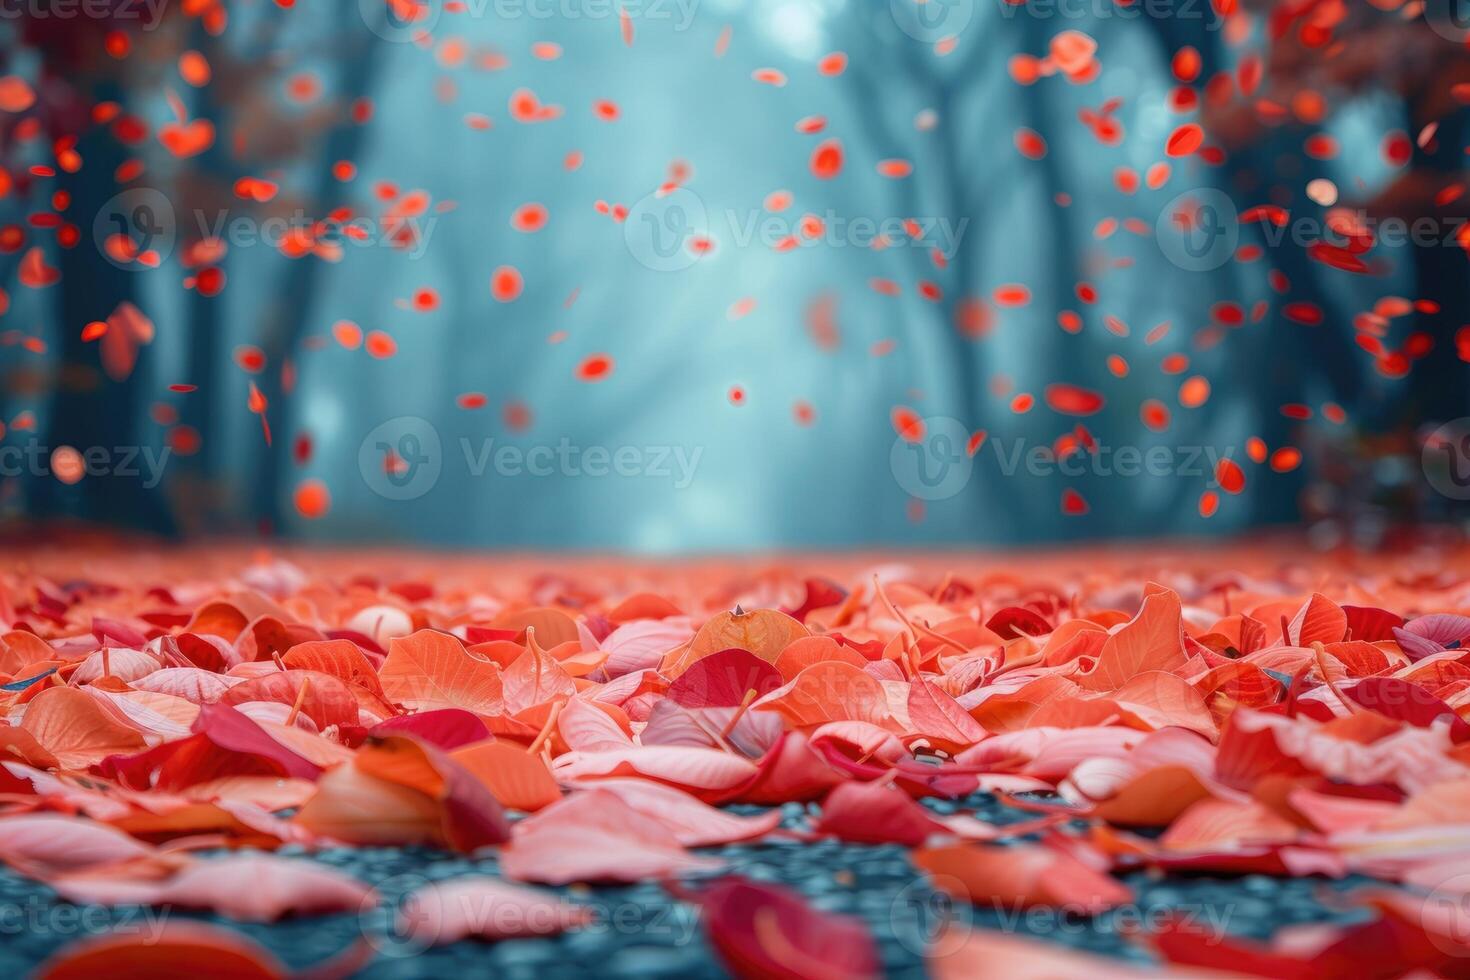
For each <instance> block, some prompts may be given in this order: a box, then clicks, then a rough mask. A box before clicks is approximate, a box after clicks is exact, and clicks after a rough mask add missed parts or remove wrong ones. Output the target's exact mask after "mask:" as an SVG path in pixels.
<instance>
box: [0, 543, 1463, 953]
mask: <svg viewBox="0 0 1470 980" xmlns="http://www.w3.org/2000/svg"><path fill="white" fill-rule="evenodd" d="M0 627H3V630H0V684H3V690H0V697H3V702H4V711H5V717H4V719H3V724H0V807H3V812H0V861H3V862H4V864H5V865H6V866H8V867H9V868H10V869H11V870H12V871H13V872H14V873H16V874H19V875H22V876H24V877H25V878H28V879H31V880H34V881H36V882H38V883H41V884H44V886H46V887H47V888H49V889H50V890H51V891H52V892H54V893H55V895H56V896H57V897H58V898H59V899H64V900H65V901H67V902H71V903H75V904H77V905H78V906H82V907H84V908H85V907H92V906H107V907H134V906H139V907H146V908H155V909H170V910H172V909H177V910H180V911H187V910H194V911H198V912H204V913H211V914H213V916H214V920H213V921H214V923H215V924H211V923H210V922H206V921H203V920H199V919H194V918H187V917H180V918H171V919H168V920H167V921H166V922H163V923H161V924H160V925H159V928H158V930H156V932H154V933H150V934H148V935H147V936H146V937H145V936H142V935H139V934H129V933H125V932H123V931H118V932H117V933H116V934H114V935H107V936H98V937H92V938H88V939H84V940H81V941H79V942H77V943H75V944H74V945H72V946H70V947H68V948H66V949H63V950H61V951H60V952H58V953H57V954H56V955H55V956H54V957H53V958H52V960H51V961H50V962H49V963H48V964H47V967H46V969H47V970H49V972H50V974H51V975H54V976H72V975H80V974H81V972H82V971H90V970H94V969H96V968H97V966H96V965H97V964H98V963H104V962H105V963H108V964H111V965H113V967H114V968H115V967H116V965H117V964H124V963H125V964H130V965H132V966H134V967H136V968H137V969H138V970H140V971H143V972H149V971H151V972H154V973H157V974H158V975H164V974H165V973H167V972H168V971H175V972H197V971H198V970H202V969H212V968H215V967H216V966H217V965H218V964H219V963H221V962H224V960H223V958H226V957H228V958H231V959H232V962H235V963H236V964H237V968H238V972H239V973H240V975H242V976H245V975H255V976H270V975H277V974H281V973H284V972H286V970H287V967H286V966H285V965H283V963H282V962H281V961H280V960H278V959H276V958H275V957H274V956H273V955H272V954H271V953H269V952H268V951H267V950H266V949H264V948H263V947H260V946H258V945H256V944H255V943H253V942H252V941H251V940H250V939H248V938H247V936H246V935H245V934H243V933H241V932H238V931H235V930H233V929H230V928H224V927H223V926H221V925H220V924H219V923H220V922H221V921H222V920H234V921H237V922H241V923H266V922H275V921H278V920H281V919H283V918H289V919H291V920H293V921H297V922H299V921H302V920H305V919H309V918H311V917H315V916H331V915H337V914H342V913H352V914H355V915H367V914H369V913H372V914H377V913H378V912H381V911H382V910H384V909H385V908H386V909H388V913H387V914H389V918H390V922H389V925H390V929H389V935H391V937H392V942H393V943H394V947H393V948H392V949H391V950H385V942H386V940H385V939H384V938H383V937H382V936H381V935H379V936H373V935H368V934H367V933H366V931H365V932H364V935H363V937H362V938H361V939H360V940H359V941H358V942H356V943H353V944H351V945H350V946H349V947H348V948H347V949H345V950H341V951H338V952H337V953H335V954H334V956H335V958H334V959H333V960H331V961H330V962H326V963H320V964H317V966H318V968H319V969H321V970H323V971H325V972H327V973H339V974H348V973H351V972H353V971H355V970H359V969H365V968H368V967H370V966H371V964H372V963H374V962H375V960H377V959H379V958H381V957H383V956H385V955H389V954H391V955H393V956H399V957H401V956H402V955H403V954H404V953H405V952H412V953H420V952H423V951H427V950H430V949H432V948H433V947H435V946H441V945H445V944H450V943H455V942H460V941H462V940H467V939H478V940H485V941H492V942H497V941H507V940H509V941H525V940H533V941H550V939H551V937H555V936H558V935H563V934H575V933H576V932H578V931H579V930H586V929H592V928H604V927H605V926H606V923H604V922H600V921H598V914H597V910H596V909H595V908H594V907H593V906H592V905H591V904H587V903H585V902H583V901H580V900H579V896H581V897H583V898H585V897H586V895H587V894H589V892H587V890H586V887H585V886H592V885H596V886H602V887H610V886H628V887H656V888H658V889H661V890H662V893H664V894H666V895H667V896H668V897H669V900H670V901H671V902H675V903H679V904H680V906H681V907H685V908H688V909H690V910H695V911H697V913H698V923H699V929H700V930H701V932H702V936H703V937H704V941H705V942H706V943H707V946H708V949H709V950H710V951H711V953H712V954H713V956H715V957H716V958H717V959H718V961H719V963H720V964H721V966H722V967H723V969H724V970H726V971H728V972H730V973H732V974H735V975H738V976H759V977H767V976H783V977H849V976H870V975H878V974H880V973H882V972H883V971H884V970H885V968H886V967H887V966H890V965H891V964H888V963H887V962H886V961H885V958H884V954H883V952H882V951H881V950H880V949H879V943H878V941H877V940H876V939H875V938H874V936H873V935H872V931H871V930H870V929H869V928H868V926H867V925H866V924H865V922H864V921H863V919H861V918H859V917H855V916H852V915H846V914H835V913H833V912H831V911H829V910H826V909H824V908H823V907H822V903H820V902H813V901H811V900H810V899H809V898H808V897H807V896H804V895H803V894H802V893H801V892H800V890H798V889H794V888H791V887H787V886H785V885H780V884H775V883H772V882H769V881H764V880H758V879H756V878H752V877H748V876H745V875H742V874H738V873H732V872H734V871H738V870H739V869H738V868H735V867H732V862H731V861H730V860H729V857H728V855H729V854H731V853H735V852H737V851H739V850H742V849H749V848H754V849H760V848H782V849H790V848H797V849H806V850H816V849H820V848H823V847H825V846H827V845H828V844H830V843H832V842H843V844H844V846H846V845H854V846H869V847H875V848H879V847H888V848H897V849H899V850H900V851H901V853H903V854H904V855H906V857H907V860H908V861H909V862H910V864H911V865H912V867H913V868H916V869H918V872H919V873H921V878H920V879H919V880H921V881H923V882H924V886H925V889H926V891H925V894H926V895H928V896H929V898H930V899H933V898H938V899H943V900H945V901H947V902H950V903H952V905H951V906H950V907H951V909H963V910H964V914H963V915H955V914H950V915H949V916H948V917H947V918H945V919H944V922H946V923H948V925H949V926H950V928H947V929H939V930H937V931H934V932H933V933H932V934H931V935H929V936H928V937H927V939H928V946H927V948H926V949H925V950H923V952H925V953H927V955H928V963H927V969H928V971H929V972H930V973H931V974H933V975H937V976H969V975H976V972H977V971H979V970H980V969H982V968H986V969H990V970H994V969H996V968H997V965H999V964H1005V972H1006V974H1007V975H1021V976H1025V975H1035V976H1065V975H1087V974H1089V973H1096V972H1098V971H1104V972H1110V973H1112V974H1118V973H1121V972H1123V971H1125V970H1134V969H1136V970H1137V971H1138V972H1141V973H1148V972H1150V971H1151V970H1162V971H1164V972H1166V973H1167V974H1168V975H1171V976H1178V975H1181V974H1183V973H1188V972H1189V971H1193V970H1200V971H1208V970H1211V969H1217V970H1227V971H1229V972H1231V973H1234V974H1237V975H1241V974H1245V975H1255V976H1269V977H1286V976H1301V975H1306V974H1307V973H1317V974H1323V973H1324V971H1325V974H1326V975H1330V974H1336V973H1352V974H1354V975H1365V976H1396V975H1400V974H1402V973H1405V972H1409V971H1412V970H1419V971H1422V972H1423V973H1424V974H1425V975H1430V974H1438V975H1443V976H1464V975H1470V948H1467V946H1466V944H1465V940H1466V938H1467V936H1470V914H1467V912H1466V911H1465V910H1466V908H1467V907H1470V905H1467V899H1470V820H1467V818H1466V814H1467V812H1470V724H1467V720H1466V719H1467V718H1470V651H1467V650H1466V649H1465V644H1466V642H1467V641H1470V566H1467V564H1466V562H1465V560H1464V559H1463V558H1462V557H1459V556H1457V555H1455V554H1453V553H1450V552H1444V551H1434V550H1426V551H1423V552H1415V553H1409V554H1402V555H1398V556H1395V557H1392V558H1383V557H1377V558H1365V557H1355V556H1351V555H1333V556H1320V557H1310V556H1305V555H1304V554H1297V553H1294V552H1293V551H1292V550H1291V549H1290V548H1288V547H1281V546H1277V547H1260V548H1254V549H1234V550H1230V551H1225V552H1208V551H1199V552H1194V553H1189V552H1177V551H1176V552H1159V553H1157V554H1155V555H1153V556H1149V557H1134V558H1121V557H1119V556H1117V555H1108V554H1103V553H1097V552H1091V553H1073V554H1069V555H1064V556H1049V557H1036V558H1029V559H1024V560H1021V559H1004V560H1002V559H993V560H989V561H986V562H981V561H978V560H962V559H958V558H956V559H951V560H946V561H940V560H938V559H935V558H932V557H930V558H923V559H913V560H888V559H884V560H874V561H868V562H863V561H858V560H855V559H852V558H844V559H834V560H831V561H813V560H784V561H773V562H770V563H768V564H764V565H756V564H749V563H745V564H682V565H646V566H639V565H636V564H631V563H599V562H592V561H574V562H567V561H541V562H529V561H510V560H494V561H490V560H484V561H478V560H474V559H469V558H450V557H440V556H422V555H420V556H412V555H384V554H369V553H353V554H325V553H312V552H303V553H289V554H274V555H273V554H266V553H259V552H253V551H250V550H247V549H238V548H215V549H211V550H203V549H196V550H189V551H176V552H160V551H156V550H151V549H148V548H143V547H126V548H124V547H116V546H108V545H104V544H98V543H96V542H92V543H89V544H87V545H83V546H77V547H58V548H50V549H37V548H28V549H13V550H11V551H10V552H9V554H8V556H7V558H6V559H5V563H4V565H3V566H0ZM1002 813H1003V814H1004V815H1005V816H1004V818H1001V817H999V816H998V814H1002ZM383 848H409V849H410V850H409V851H404V852H403V853H457V854H460V855H464V856H466V857H467V858H470V857H472V858H474V859H475V860H491V861H493V866H492V869H493V873H486V872H485V871H483V870H471V871H470V873H467V874H462V875H458V876H454V877H450V878H443V877H436V878H434V879H433V880H430V879H427V878H426V879H425V880H424V881H423V882H422V883H421V885H420V886H419V887H415V888H413V889H411V890H410V891H409V893H408V894H406V895H404V894H395V895H392V896H388V895H386V893H385V892H384V890H383V889H382V888H381V887H377V886H375V884H374V883H372V882H369V881H365V880H363V879H362V878H360V877H358V876H355V875H354V874H352V873H350V870H347V869H344V868H341V867H334V866H333V865H332V864H331V863H330V862H326V863H324V862H322V861H319V860H314V859H311V858H312V856H316V855H323V854H342V853H362V854H364V855H369V854H376V853H379V852H381V850H382V849H383ZM422 849H428V850H427V851H425V850H422ZM1201 876H1209V877H1210V878H1211V879H1219V878H1230V879H1239V880H1259V879H1261V878H1262V877H1263V876H1264V877H1266V878H1276V879H1282V880H1304V881H1314V882H1318V883H1320V885H1321V888H1322V890H1323V891H1324V892H1326V891H1328V890H1329V889H1332V894H1333V896H1334V898H1333V901H1334V902H1336V903H1337V904H1339V905H1340V906H1342V907H1343V908H1345V909H1349V910H1351V913H1352V914H1350V915H1347V916H1345V917H1344V918H1342V919H1341V920H1339V921H1336V922H1334V923H1333V924H1321V923H1319V924H1317V925H1314V926H1312V927H1310V928H1297V929H1287V930H1282V931H1281V932H1280V933H1278V934H1277V935H1276V936H1275V937H1274V938H1272V939H1271V940H1270V941H1261V940H1260V939H1247V938H1244V937H1242V936H1240V935H1237V934H1236V933H1235V932H1234V931H1231V930H1229V929H1226V928H1224V927H1223V926H1219V925H1218V924H1215V925H1211V924H1209V923H1207V922H1205V921H1203V920H1202V919H1201V918H1200V917H1198V916H1190V915H1188V914H1185V913H1184V912H1182V911H1181V912H1179V914H1173V915H1171V914H1154V913H1157V912H1158V911H1159V910H1158V909H1157V908H1156V907H1155V906H1153V905H1152V904H1149V903H1145V902H1144V901H1143V900H1142V898H1141V896H1140V890H1141V889H1143V888H1144V887H1145V886H1144V885H1143V884H1142V883H1143V882H1145V881H1148V882H1154V881H1160V880H1166V881H1175V880H1178V881H1188V880H1198V879H1199V878H1200V877H1201ZM1344 882H1346V883H1347V886H1344V885H1343V883H1344ZM1333 883H1336V884H1333ZM565 886H572V887H571V890H570V891H569V890H567V888H566V887H565ZM579 889H580V891H579ZM1130 909H1132V910H1141V911H1143V912H1147V913H1149V915H1147V916H1142V917H1141V921H1140V922H1139V923H1138V928H1137V929H1135V930H1134V931H1135V932H1136V935H1135V936H1134V937H1133V941H1134V942H1135V943H1136V944H1137V945H1138V947H1139V949H1141V950H1143V951H1144V953H1145V954H1146V955H1145V956H1140V957H1138V958H1136V959H1135V961H1134V962H1132V963H1124V962H1123V961H1114V960H1098V959H1096V958H1094V957H1091V956H1089V955H1088V954H1085V953H1080V952H1077V951H1075V950H1066V949H1063V948H1061V947H1060V946H1056V945H1052V944H1046V943H1039V942H1036V941H1035V940H1034V939H1029V938H1025V937H1023V936H1019V935H1006V934H1004V933H1005V932H1007V931H1009V932H1012V933H1016V932H1024V931H1027V930H1024V929H1019V928H1014V927H1013V925H1014V916H1018V915H1027V914H1030V913H1033V912H1036V911H1038V910H1040V911H1042V912H1043V913H1045V914H1052V915H1065V916H1067V917H1069V918H1070V919H1076V920H1081V921H1087V920H1090V919H1092V918H1096V917H1102V916H1107V915H1113V916H1117V915H1118V913H1119V912H1120V911H1124V910H1130ZM1008 916H1010V917H1012V918H1011V919H1008V918H1007V917H1008ZM1007 922H1011V923H1012V926H1008V925H1007ZM981 924H984V925H996V924H998V926H999V929H1000V930H1001V931H994V930H993V929H991V928H980V927H979V925H981ZM972 926H974V927H972ZM1031 931H1035V930H1031ZM1150 964H1152V965H1150Z"/></svg>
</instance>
